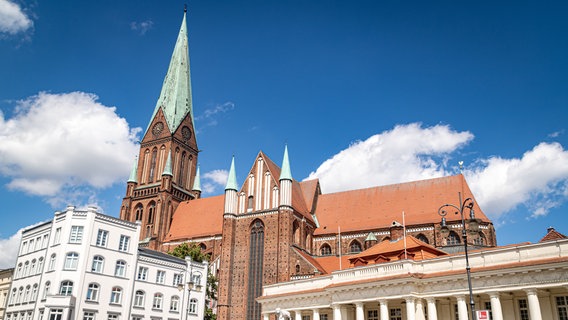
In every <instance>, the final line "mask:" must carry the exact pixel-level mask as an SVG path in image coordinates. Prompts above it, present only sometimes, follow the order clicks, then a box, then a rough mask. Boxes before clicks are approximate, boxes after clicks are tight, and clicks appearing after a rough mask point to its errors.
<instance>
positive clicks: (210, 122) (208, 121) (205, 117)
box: [195, 101, 235, 127]
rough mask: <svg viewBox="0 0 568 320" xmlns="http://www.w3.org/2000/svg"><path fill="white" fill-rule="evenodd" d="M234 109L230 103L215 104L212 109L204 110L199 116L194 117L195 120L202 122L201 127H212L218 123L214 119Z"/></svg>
mask: <svg viewBox="0 0 568 320" xmlns="http://www.w3.org/2000/svg"><path fill="white" fill-rule="evenodd" d="M234 109H235V104H234V103H233V102H231V101H227V102H225V103H221V104H216V105H215V106H213V107H212V108H208V109H206V110H205V111H204V112H203V113H202V114H201V115H199V116H197V117H195V120H200V121H202V122H204V123H202V124H201V127H214V126H216V125H217V124H218V123H219V122H218V121H217V118H216V117H217V116H218V115H219V114H223V113H227V112H229V111H232V110H234Z"/></svg>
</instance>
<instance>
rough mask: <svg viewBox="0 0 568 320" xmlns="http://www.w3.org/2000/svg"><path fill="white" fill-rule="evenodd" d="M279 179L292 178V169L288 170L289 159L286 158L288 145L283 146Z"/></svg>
mask: <svg viewBox="0 0 568 320" xmlns="http://www.w3.org/2000/svg"><path fill="white" fill-rule="evenodd" d="M280 180H292V171H291V170H290V160H288V145H286V146H285V147H284V158H283V159H282V169H281V171H280Z"/></svg>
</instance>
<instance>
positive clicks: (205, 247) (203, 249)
mask: <svg viewBox="0 0 568 320" xmlns="http://www.w3.org/2000/svg"><path fill="white" fill-rule="evenodd" d="M199 248H201V251H205V250H206V249H207V246H206V245H205V243H203V242H202V243H200V244H199Z"/></svg>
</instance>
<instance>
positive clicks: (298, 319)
mask: <svg viewBox="0 0 568 320" xmlns="http://www.w3.org/2000/svg"><path fill="white" fill-rule="evenodd" d="M294 319H296V320H302V311H300V310H298V311H294Z"/></svg>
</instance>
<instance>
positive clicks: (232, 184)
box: [225, 156, 239, 191]
mask: <svg viewBox="0 0 568 320" xmlns="http://www.w3.org/2000/svg"><path fill="white" fill-rule="evenodd" d="M225 190H235V191H238V190H239V189H238V186H237V174H236V173H235V157H234V156H233V160H231V169H230V170H229V179H227V186H226V187H225Z"/></svg>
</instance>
